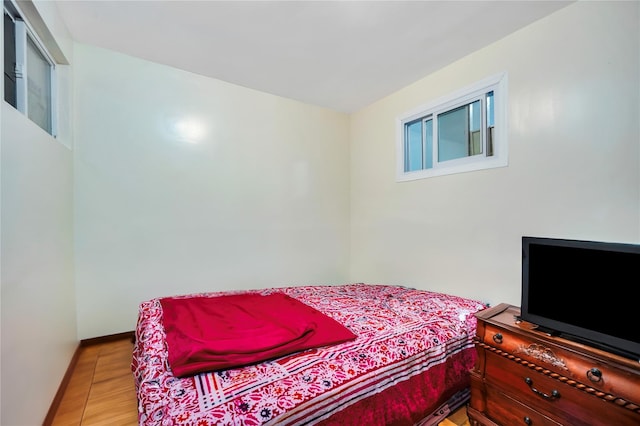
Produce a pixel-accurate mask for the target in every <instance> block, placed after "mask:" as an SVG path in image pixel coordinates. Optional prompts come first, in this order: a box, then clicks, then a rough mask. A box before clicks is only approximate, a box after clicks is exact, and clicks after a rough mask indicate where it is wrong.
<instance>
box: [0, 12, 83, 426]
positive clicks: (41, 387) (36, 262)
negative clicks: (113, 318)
mask: <svg viewBox="0 0 640 426" xmlns="http://www.w3.org/2000/svg"><path fill="white" fill-rule="evenodd" d="M22 5H23V6H24V5H25V4H24V3H23V4H22ZM36 7H37V9H38V11H39V13H40V14H41V16H42V18H43V20H44V21H45V22H46V23H47V24H48V25H49V29H50V30H51V32H52V33H53V35H54V36H55V39H56V41H57V42H58V44H59V46H60V47H61V49H62V50H63V51H64V54H65V55H66V56H67V59H71V54H72V52H71V51H70V50H68V46H69V45H70V39H69V36H68V33H67V32H66V29H65V27H64V25H63V24H62V23H61V20H60V18H59V17H58V16H57V12H56V9H55V7H54V6H53V4H52V3H47V2H44V3H40V4H36ZM2 57H3V58H4V56H2ZM57 77H58V78H57V83H58V85H59V86H60V88H61V90H60V92H59V95H60V101H61V102H60V108H61V109H60V111H59V112H60V121H59V125H60V133H59V137H58V139H54V138H52V137H51V136H50V135H49V134H47V133H46V132H44V131H43V130H42V129H40V127H38V126H37V125H36V124H34V123H33V122H31V121H30V120H29V119H27V118H26V117H25V116H24V115H22V114H21V113H19V112H18V111H16V110H15V109H14V108H13V107H11V106H10V105H9V104H7V103H6V102H4V101H2V108H1V110H2V113H1V122H0V125H1V131H0V141H1V144H0V146H1V150H2V156H1V173H0V175H1V217H2V222H1V229H0V233H1V249H2V251H1V254H0V265H1V273H0V279H1V289H2V294H1V318H0V323H1V327H2V332H1V336H2V355H1V368H0V376H1V377H0V383H1V396H2V399H1V401H2V402H1V404H0V407H1V408H0V411H1V414H0V424H2V425H10V426H18V425H26V426H33V425H36V424H42V421H43V420H44V418H45V416H46V414H47V411H48V410H49V407H50V405H51V402H52V401H53V398H54V396H55V394H56V391H57V389H58V387H59V385H60V382H61V381H62V378H63V376H64V373H65V372H66V370H67V367H68V366H69V361H70V360H71V357H72V355H73V352H74V350H75V349H76V347H77V345H78V339H77V329H76V312H75V289H74V286H73V208H72V204H73V167H72V160H73V156H72V153H71V151H70V150H69V148H68V147H69V146H71V145H72V134H71V126H70V121H69V117H70V115H71V103H70V102H71V101H70V92H69V91H68V90H65V89H66V88H68V87H69V86H70V84H71V83H72V75H71V70H70V69H69V67H68V66H62V67H58V75H57ZM2 99H4V93H3V96H2Z"/></svg>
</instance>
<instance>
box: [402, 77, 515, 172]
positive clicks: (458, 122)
mask: <svg viewBox="0 0 640 426" xmlns="http://www.w3.org/2000/svg"><path fill="white" fill-rule="evenodd" d="M506 87H507V75H506V73H502V74H499V75H495V76H493V77H489V78H486V79H484V80H482V81H480V82H478V83H476V84H474V85H472V86H469V87H467V88H465V89H462V90H458V91H456V92H455V93H454V94H452V95H450V96H445V97H443V98H442V99H440V100H437V101H434V102H433V103H431V104H428V105H426V106H423V107H419V108H415V109H414V110H413V111H412V112H409V113H406V114H404V115H403V116H401V117H399V118H398V119H397V120H396V123H397V124H396V125H397V129H398V131H397V133H396V134H397V136H396V137H397V142H396V149H397V160H396V164H397V180H398V181H405V180H413V179H420V178H425V177H432V176H441V175H446V174H451V173H461V172H467V171H473V170H482V169H489V168H496V167H504V166H506V165H507V163H508V162H507V143H506V131H505V129H506V111H507V109H506V102H505V99H506Z"/></svg>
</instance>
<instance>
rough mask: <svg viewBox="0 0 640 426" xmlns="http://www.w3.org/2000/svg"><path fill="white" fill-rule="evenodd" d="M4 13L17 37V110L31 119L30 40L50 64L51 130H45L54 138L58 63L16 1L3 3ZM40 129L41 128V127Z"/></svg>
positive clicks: (56, 113) (56, 130) (56, 126)
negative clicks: (28, 54)
mask: <svg viewBox="0 0 640 426" xmlns="http://www.w3.org/2000/svg"><path fill="white" fill-rule="evenodd" d="M3 8H4V12H5V13H8V14H9V16H10V17H11V19H12V20H13V22H14V28H15V32H16V34H15V37H16V69H15V73H16V109H17V110H18V111H20V112H21V113H22V114H24V115H25V116H27V117H29V95H28V87H27V85H28V81H27V80H28V79H27V78H26V77H27V75H28V68H27V43H28V41H27V40H28V39H30V40H31V41H32V42H33V44H34V46H35V47H36V48H37V49H38V51H39V52H40V53H41V54H42V56H43V57H44V59H45V60H46V62H47V63H48V64H49V67H50V68H49V70H50V75H49V81H50V93H49V96H50V102H51V105H50V114H51V116H50V117H49V120H50V123H51V128H50V129H43V130H45V131H46V132H47V133H50V134H51V135H52V136H53V137H56V136H57V133H58V124H57V123H58V119H57V118H58V109H57V104H58V102H57V100H58V99H57V98H58V96H57V95H58V94H57V84H56V81H57V79H56V61H55V60H54V59H53V56H52V55H51V54H50V53H49V51H48V49H47V48H46V47H45V45H44V43H43V42H42V40H40V37H38V35H37V33H36V31H35V30H34V29H33V27H32V26H31V24H30V23H29V21H28V20H27V19H26V18H25V15H24V13H22V11H21V10H20V7H19V6H18V4H17V3H16V1H15V0H8V1H7V0H5V1H4V2H3ZM39 127H40V126H39Z"/></svg>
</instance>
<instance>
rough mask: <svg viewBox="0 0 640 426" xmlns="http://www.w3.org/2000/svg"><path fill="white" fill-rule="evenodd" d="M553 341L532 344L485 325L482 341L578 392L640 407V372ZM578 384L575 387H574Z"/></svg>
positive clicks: (529, 338)
mask: <svg viewBox="0 0 640 426" xmlns="http://www.w3.org/2000/svg"><path fill="white" fill-rule="evenodd" d="M553 339H554V338H550V339H549V341H546V340H540V339H538V340H535V339H532V338H531V337H530V336H528V335H526V334H516V333H511V332H509V331H505V330H504V329H501V328H499V327H496V326H494V325H491V324H487V326H486V330H485V333H484V336H482V340H483V342H484V343H485V344H487V345H489V346H492V347H494V348H496V349H499V350H500V351H504V352H508V353H509V355H510V356H511V358H514V359H517V358H519V359H521V360H523V361H525V362H524V364H527V363H533V364H536V366H538V367H540V368H539V369H540V370H544V369H546V370H549V371H550V372H553V373H556V375H558V378H559V380H563V381H567V382H568V383H570V384H575V385H576V387H577V388H578V389H583V390H585V391H586V392H590V393H593V394H598V393H604V394H609V395H608V396H607V398H610V399H616V398H619V399H624V400H625V401H629V402H633V403H634V404H635V405H640V391H639V389H640V372H638V370H637V369H636V370H632V369H626V368H624V366H621V367H618V366H614V365H611V364H610V363H607V362H606V361H604V360H600V359H598V358H597V357H595V356H590V355H587V354H584V353H577V352H574V351H571V350H567V349H564V348H563V347H561V346H558V345H556V344H554V342H553ZM575 382H577V383H575Z"/></svg>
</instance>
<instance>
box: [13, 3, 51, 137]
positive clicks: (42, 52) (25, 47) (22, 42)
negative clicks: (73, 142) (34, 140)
mask: <svg viewBox="0 0 640 426" xmlns="http://www.w3.org/2000/svg"><path fill="white" fill-rule="evenodd" d="M54 73H55V62H54V61H53V59H52V58H51V55H50V54H49V53H48V52H47V50H46V49H45V48H44V47H43V44H42V43H40V41H39V39H38V37H37V36H36V35H35V32H34V31H32V30H31V29H30V27H29V25H28V23H27V22H26V21H25V20H24V19H23V17H22V15H21V14H20V12H19V10H18V9H17V7H16V6H15V4H14V3H12V2H10V1H6V0H5V2H4V100H5V101H6V102H7V103H9V104H10V105H12V106H13V107H14V108H16V109H17V110H18V111H20V112H22V113H23V114H25V115H26V116H27V117H29V119H31V121H33V122H34V123H36V124H37V125H38V126H40V127H41V128H42V129H44V130H45V131H47V132H48V133H50V134H51V135H55V120H54V117H55V115H54V102H53V99H54V96H53V93H54V84H53V82H54V81H55V79H54Z"/></svg>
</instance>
